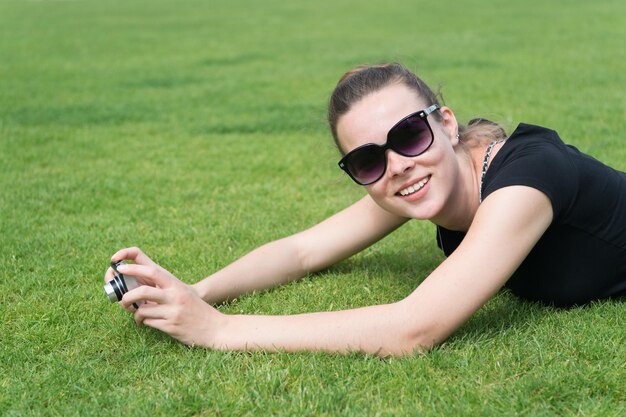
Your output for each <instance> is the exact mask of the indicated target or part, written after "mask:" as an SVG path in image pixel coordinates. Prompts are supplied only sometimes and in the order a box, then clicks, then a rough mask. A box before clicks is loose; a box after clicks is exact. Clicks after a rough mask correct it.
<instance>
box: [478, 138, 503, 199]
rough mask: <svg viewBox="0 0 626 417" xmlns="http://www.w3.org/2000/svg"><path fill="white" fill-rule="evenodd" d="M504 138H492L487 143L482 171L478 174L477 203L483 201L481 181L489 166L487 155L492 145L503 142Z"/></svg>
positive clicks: (489, 153)
mask: <svg viewBox="0 0 626 417" xmlns="http://www.w3.org/2000/svg"><path fill="white" fill-rule="evenodd" d="M505 140H506V138H504V139H500V140H494V141H493V142H491V143H490V144H489V146H487V151H486V152H485V159H484V160H483V172H482V173H481V174H480V188H479V190H478V202H479V203H482V202H483V181H484V180H485V174H487V168H488V167H489V157H490V156H491V151H492V150H493V147H494V146H496V145H497V144H498V143H502V142H504V141H505Z"/></svg>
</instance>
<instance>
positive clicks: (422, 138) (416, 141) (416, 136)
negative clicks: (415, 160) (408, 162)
mask: <svg viewBox="0 0 626 417" xmlns="http://www.w3.org/2000/svg"><path fill="white" fill-rule="evenodd" d="M389 140H390V141H391V142H392V144H391V148H392V149H393V150H395V151H396V152H398V153H400V154H403V155H405V156H417V155H419V154H421V153H422V152H424V151H425V150H426V149H428V147H429V146H430V145H431V143H432V141H433V135H432V133H431V131H430V128H429V127H428V125H427V124H426V122H425V121H424V120H423V119H422V118H421V117H419V116H414V117H410V118H408V119H406V120H404V121H403V122H402V123H400V124H399V125H397V126H396V127H395V129H394V130H393V131H392V132H390V133H389Z"/></svg>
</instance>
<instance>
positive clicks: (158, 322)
mask: <svg viewBox="0 0 626 417" xmlns="http://www.w3.org/2000/svg"><path fill="white" fill-rule="evenodd" d="M141 324H143V325H145V326H148V327H152V328H153V329H157V330H160V331H162V332H164V333H168V332H167V330H168V329H169V328H168V327H167V320H165V319H153V318H145V319H144V320H143V321H142V323H141ZM168 334H169V333H168Z"/></svg>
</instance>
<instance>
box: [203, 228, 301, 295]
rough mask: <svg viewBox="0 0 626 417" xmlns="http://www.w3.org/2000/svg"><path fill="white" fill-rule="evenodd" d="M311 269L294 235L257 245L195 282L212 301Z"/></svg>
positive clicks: (266, 285)
mask: <svg viewBox="0 0 626 417" xmlns="http://www.w3.org/2000/svg"><path fill="white" fill-rule="evenodd" d="M308 272H311V271H306V270H305V269H304V268H303V266H302V262H301V260H300V255H299V253H298V249H297V246H296V245H295V244H294V243H293V241H292V240H291V238H289V237H288V238H284V239H279V240H276V241H273V242H270V243H267V244H265V245H263V246H260V247H258V248H257V249H254V250H253V251H251V252H250V253H248V254H247V255H245V256H243V257H241V258H240V259H238V260H236V261H235V262H233V263H231V264H230V265H228V266H226V267H225V268H223V269H221V270H219V271H217V272H216V273H214V274H212V275H210V276H208V277H206V278H205V279H203V280H202V281H199V282H198V283H196V284H194V285H193V287H194V289H195V290H196V292H197V293H198V294H199V295H200V297H202V299H204V300H205V301H206V302H208V303H209V304H217V303H221V302H224V301H227V300H232V299H234V298H237V297H239V296H240V295H242V294H247V293H250V292H252V291H260V290H264V289H268V288H272V287H275V286H277V285H281V284H285V283H287V282H289V281H292V280H295V279H298V278H302V277H303V276H305V275H306V274H307V273H308Z"/></svg>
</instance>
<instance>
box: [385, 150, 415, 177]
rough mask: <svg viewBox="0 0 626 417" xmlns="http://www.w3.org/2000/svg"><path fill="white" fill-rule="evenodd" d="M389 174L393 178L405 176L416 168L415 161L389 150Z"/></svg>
mask: <svg viewBox="0 0 626 417" xmlns="http://www.w3.org/2000/svg"><path fill="white" fill-rule="evenodd" d="M386 157H387V172H388V173H389V175H390V176H391V177H395V176H399V175H403V174H405V173H407V172H409V171H410V170H411V169H412V168H413V167H414V166H415V161H414V160H413V158H411V157H408V156H402V155H400V154H399V153H396V152H394V151H393V150H391V149H389V150H387V155H386Z"/></svg>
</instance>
